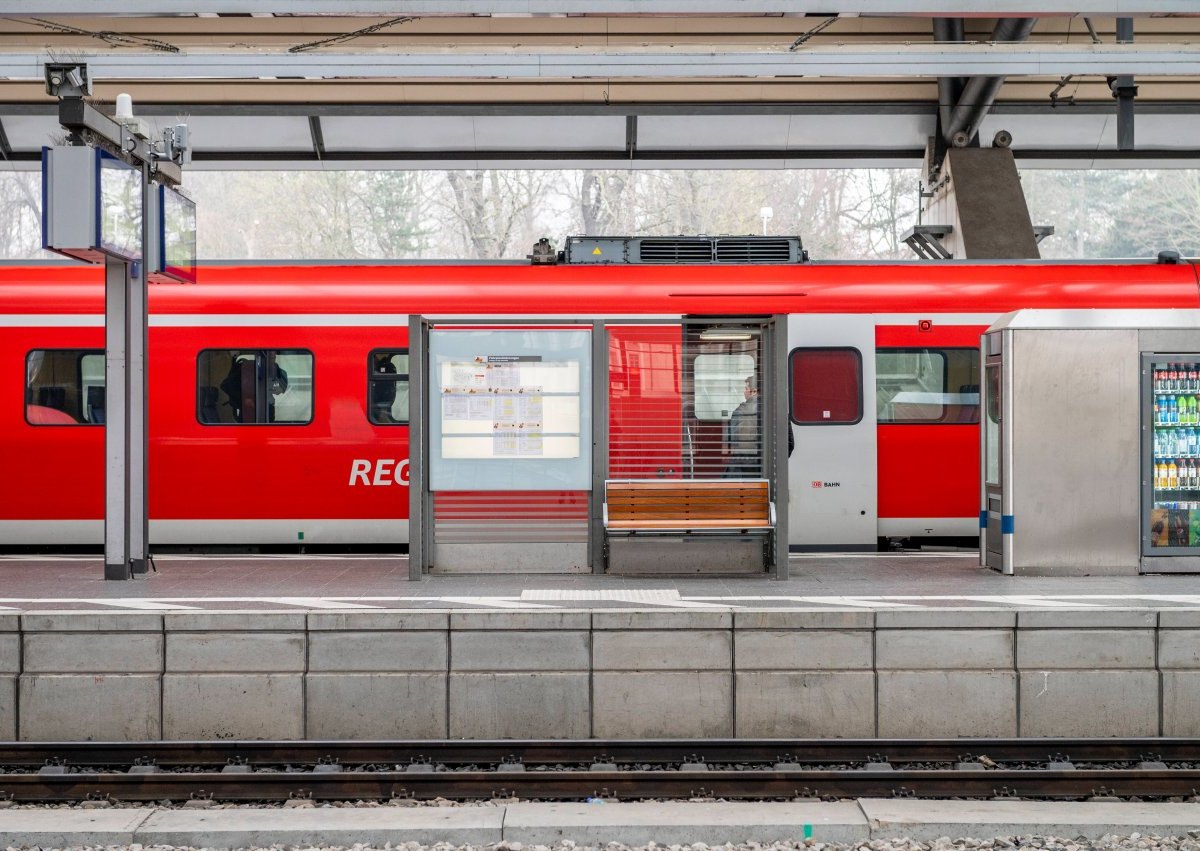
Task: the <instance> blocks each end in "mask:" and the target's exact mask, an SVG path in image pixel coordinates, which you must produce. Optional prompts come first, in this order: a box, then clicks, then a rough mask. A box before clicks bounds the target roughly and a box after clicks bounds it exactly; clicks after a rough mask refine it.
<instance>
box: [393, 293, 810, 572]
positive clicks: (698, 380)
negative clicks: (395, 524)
mask: <svg viewBox="0 0 1200 851" xmlns="http://www.w3.org/2000/svg"><path fill="white" fill-rule="evenodd" d="M409 334H410V337H409V339H410V354H411V358H412V363H411V366H410V376H411V377H410V381H411V384H410V405H411V413H410V416H411V431H410V459H411V460H410V465H411V466H410V501H411V504H410V515H409V516H410V526H409V529H410V531H409V536H410V538H409V540H410V544H409V553H410V570H411V575H412V577H413V578H419V577H420V576H421V575H422V574H424V573H430V572H433V573H469V572H480V573H485V572H486V573H496V572H513V573H609V572H611V573H623V574H635V575H636V574H642V575H665V574H675V575H679V574H685V575H686V574H770V575H772V576H775V577H778V578H785V577H786V575H787V530H786V524H787V511H786V505H785V502H786V494H787V463H786V462H787V453H788V434H789V432H788V425H787V419H786V418H787V381H786V372H785V369H786V367H785V363H786V357H785V354H786V345H787V317H786V316H729V317H711V316H705V317H703V318H689V317H686V316H682V317H681V316H674V317H629V318H608V319H579V318H563V317H558V316H538V315H530V316H528V317H511V318H506V319H503V320H500V321H497V320H496V319H495V318H486V319H471V318H461V317H438V316H414V317H412V318H411V319H410V327H409ZM780 495H784V496H782V497H781V496H780Z"/></svg>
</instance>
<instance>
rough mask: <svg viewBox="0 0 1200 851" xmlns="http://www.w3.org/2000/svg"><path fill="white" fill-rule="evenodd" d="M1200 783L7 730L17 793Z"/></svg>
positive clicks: (688, 755)
mask: <svg viewBox="0 0 1200 851" xmlns="http://www.w3.org/2000/svg"><path fill="white" fill-rule="evenodd" d="M1198 794H1200V741H1197V740H1187V739H1158V738H1155V739H1007V740H1006V739H953V740H935V741H911V740H896V741H889V740H881V739H867V740H763V741H755V740H655V741H646V740H640V741H635V740H620V741H594V740H584V741H404V742H142V743H128V744H126V743H120V744H114V743H91V742H88V743H7V744H0V799H8V800H13V801H16V802H50V801H81V800H86V799H97V798H100V799H104V798H107V799H112V800H118V801H131V802H138V801H161V800H176V801H178V800H187V799H191V798H212V799H215V800H222V801H280V800H286V799H288V798H297V797H300V798H312V799H314V800H357V799H374V800H387V799H390V798H396V797H410V798H416V799H431V798H436V797H445V798H456V799H464V800H469V799H486V798H497V797H500V798H507V797H520V798H526V799H528V798H537V799H543V800H547V799H565V800H580V799H585V798H594V797H598V798H616V799H624V800H630V799H640V798H695V797H705V798H707V797H719V798H725V799H790V798H814V797H815V798H844V797H892V796H915V797H958V798H991V797H1005V796H1012V797H1022V798H1048V799H1055V798H1057V799H1068V798H1089V797H1096V796H1116V797H1134V796H1136V797H1141V798H1170V797H1191V796H1196V795H1198Z"/></svg>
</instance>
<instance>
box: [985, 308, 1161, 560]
mask: <svg viewBox="0 0 1200 851" xmlns="http://www.w3.org/2000/svg"><path fill="white" fill-rule="evenodd" d="M1005 357H1006V358H1011V361H1012V364H1013V369H1012V376H1013V386H1012V387H1010V388H1008V392H1009V393H1010V394H1011V399H1012V418H1011V421H1010V422H1009V423H1008V424H1007V428H1008V429H1009V430H1010V434H1011V447H1012V480H1011V481H1010V482H1008V483H1007V485H1008V486H1009V487H1011V488H1012V494H1013V502H1012V517H1013V521H1012V523H1013V533H1012V535H1011V536H1010V537H1011V545H1012V548H1013V569H1014V572H1016V573H1023V572H1038V573H1062V574H1064V575H1066V574H1072V575H1080V574H1084V573H1096V572H1104V573H1122V574H1126V573H1127V574H1135V573H1137V572H1138V566H1139V562H1140V552H1141V550H1140V539H1139V535H1140V524H1139V511H1140V506H1141V477H1140V476H1141V470H1140V459H1141V452H1140V448H1141V436H1140V427H1141V421H1140V406H1141V396H1140V393H1139V388H1140V382H1139V370H1140V361H1139V359H1138V331H1137V330H1136V329H1119V330H1113V329H1110V330H1099V329H1096V330H1016V331H1014V332H1013V346H1012V349H1011V350H1010V351H1009V352H1007V353H1006V354H1005Z"/></svg>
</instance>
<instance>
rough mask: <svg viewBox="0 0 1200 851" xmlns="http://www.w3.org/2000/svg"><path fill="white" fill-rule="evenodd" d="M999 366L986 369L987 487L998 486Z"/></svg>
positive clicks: (985, 436) (985, 431)
mask: <svg viewBox="0 0 1200 851" xmlns="http://www.w3.org/2000/svg"><path fill="white" fill-rule="evenodd" d="M1000 392H1001V391H1000V364H992V365H989V366H988V368H987V418H986V419H985V421H984V425H983V429H984V439H985V441H986V447H985V453H984V454H985V455H986V456H987V458H986V461H987V469H986V470H985V473H986V477H985V478H986V480H987V483H988V484H989V485H997V486H998V485H999V484H1000Z"/></svg>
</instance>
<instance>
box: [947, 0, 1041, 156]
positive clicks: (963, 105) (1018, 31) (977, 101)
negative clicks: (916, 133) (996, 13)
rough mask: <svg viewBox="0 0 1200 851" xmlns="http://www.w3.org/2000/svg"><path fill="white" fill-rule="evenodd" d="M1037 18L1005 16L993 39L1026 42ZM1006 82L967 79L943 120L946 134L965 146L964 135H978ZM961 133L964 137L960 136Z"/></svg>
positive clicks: (969, 137) (999, 78)
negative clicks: (981, 124) (980, 125)
mask: <svg viewBox="0 0 1200 851" xmlns="http://www.w3.org/2000/svg"><path fill="white" fill-rule="evenodd" d="M1036 22H1037V19H1036V18H1001V19H1000V20H999V21H997V22H996V29H995V31H994V32H993V33H992V41H998V42H1023V41H1025V40H1026V39H1028V38H1029V34H1030V33H1031V32H1033V25H1034V24H1035V23H1036ZM1003 85H1004V77H1003V76H988V77H983V76H978V77H972V78H971V79H969V80H967V82H966V83H965V84H963V87H962V93H961V94H960V95H959V97H958V103H956V104H955V106H954V109H953V110H952V111H951V113H950V120H949V121H948V122H946V123H943V124H942V138H943V139H944V140H945V141H947V142H952V143H954V144H956V145H957V146H958V147H962V144H959V143H960V141H963V139H965V142H970V141H971V140H972V139H974V138H975V135H976V133H978V132H979V123H980V122H981V121H983V117H984V116H985V115H987V113H988V110H989V109H991V108H992V104H993V103H995V101H996V95H998V94H999V93H1000V87H1001V86H1003ZM959 134H961V136H960V138H959V139H956V138H955V137H956V136H958V135H959Z"/></svg>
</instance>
